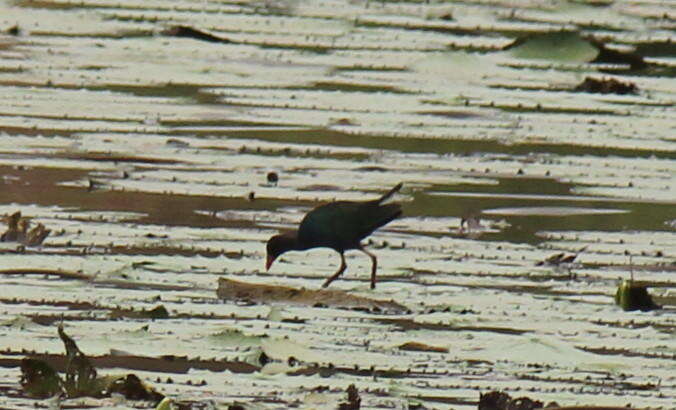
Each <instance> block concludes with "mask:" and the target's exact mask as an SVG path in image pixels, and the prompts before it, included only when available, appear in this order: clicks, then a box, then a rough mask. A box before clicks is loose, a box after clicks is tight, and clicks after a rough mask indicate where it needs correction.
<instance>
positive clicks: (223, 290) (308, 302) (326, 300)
mask: <svg viewBox="0 0 676 410" xmlns="http://www.w3.org/2000/svg"><path fill="white" fill-rule="evenodd" d="M216 295H217V296H218V297H219V298H221V299H226V300H238V301H246V302H249V303H292V304H296V305H305V306H316V307H334V308H335V307H338V308H348V309H358V310H367V311H372V312H398V313H404V312H407V311H408V309H407V308H406V307H405V306H403V305H400V304H399V303H397V302H394V301H384V300H376V299H370V298H366V297H362V296H355V295H351V294H349V293H347V292H345V291H342V290H328V289H322V290H313V289H297V288H292V287H289V286H278V285H265V284H256V283H247V282H239V281H235V280H231V279H226V278H220V279H219V280H218V289H217V290H216Z"/></svg>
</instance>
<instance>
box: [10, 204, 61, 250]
mask: <svg viewBox="0 0 676 410" xmlns="http://www.w3.org/2000/svg"><path fill="white" fill-rule="evenodd" d="M2 221H3V222H4V223H6V224H7V230H6V231H5V232H4V233H3V234H2V235H1V236H0V242H18V243H20V244H22V245H25V246H38V245H41V244H42V242H44V240H45V238H47V236H49V234H50V233H51V232H52V231H51V229H47V228H46V227H45V226H44V225H43V224H42V223H38V224H37V225H36V226H35V227H34V228H32V229H31V220H30V218H27V217H22V216H21V211H17V212H14V213H13V214H11V215H8V216H5V217H3V218H2Z"/></svg>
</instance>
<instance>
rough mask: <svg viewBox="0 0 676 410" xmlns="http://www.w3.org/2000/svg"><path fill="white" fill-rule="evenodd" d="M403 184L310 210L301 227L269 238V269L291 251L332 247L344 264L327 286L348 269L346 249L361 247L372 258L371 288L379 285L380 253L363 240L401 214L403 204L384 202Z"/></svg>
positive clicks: (329, 279) (325, 285)
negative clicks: (376, 195)
mask: <svg viewBox="0 0 676 410" xmlns="http://www.w3.org/2000/svg"><path fill="white" fill-rule="evenodd" d="M401 187H402V184H401V183H399V184H398V185H397V186H395V187H394V188H392V189H391V190H390V191H389V192H387V193H386V194H385V195H383V196H381V197H380V198H378V199H375V200H372V201H364V202H356V201H335V202H331V203H328V204H325V205H320V206H318V207H316V208H315V209H313V210H312V211H310V212H308V213H307V214H306V215H305V217H304V218H303V220H302V221H301V223H300V225H299V226H298V230H296V231H292V232H286V233H282V234H279V235H275V236H273V237H272V238H270V239H269V240H268V244H267V261H266V263H265V269H266V270H269V269H270V266H272V263H273V262H274V261H275V259H277V257H279V255H281V254H283V253H284V252H287V251H304V250H307V249H312V248H331V249H333V250H335V251H336V252H338V253H339V254H340V267H339V268H338V270H337V271H336V273H334V274H333V275H331V276H330V277H329V278H328V279H326V281H325V282H324V284H323V285H322V287H327V286H329V285H330V284H331V282H333V281H334V280H335V279H336V278H337V277H338V276H340V275H341V274H342V273H343V272H344V271H345V268H347V265H346V264H345V255H344V253H345V251H348V250H350V249H357V250H360V251H362V252H364V253H365V254H367V255H368V256H369V258H371V289H374V288H375V287H376V270H377V267H378V261H377V259H376V256H375V255H374V254H372V253H370V252H368V251H367V250H366V249H364V248H363V247H362V245H361V243H360V242H361V240H362V239H364V238H366V237H367V236H369V235H370V234H371V233H372V232H373V231H375V230H376V229H378V228H380V227H381V226H383V225H385V224H387V223H388V222H390V221H392V220H393V219H395V218H397V217H398V216H400V215H401V205H399V204H396V203H392V204H383V202H385V201H386V200H387V199H389V198H390V197H391V196H392V195H394V194H395V193H396V192H397V191H399V190H400V189H401Z"/></svg>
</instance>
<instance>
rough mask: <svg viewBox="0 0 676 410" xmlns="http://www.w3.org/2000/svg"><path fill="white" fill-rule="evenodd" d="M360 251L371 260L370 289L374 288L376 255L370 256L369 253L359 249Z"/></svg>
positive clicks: (376, 265)
mask: <svg viewBox="0 0 676 410" xmlns="http://www.w3.org/2000/svg"><path fill="white" fill-rule="evenodd" d="M359 250H360V251H362V252H364V253H365V254H367V255H368V256H369V258H371V289H375V288H376V271H377V270H378V259H376V255H374V254H372V253H371V252H369V251H367V250H366V249H364V248H362V247H360V248H359Z"/></svg>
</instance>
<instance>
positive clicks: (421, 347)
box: [399, 342, 448, 353]
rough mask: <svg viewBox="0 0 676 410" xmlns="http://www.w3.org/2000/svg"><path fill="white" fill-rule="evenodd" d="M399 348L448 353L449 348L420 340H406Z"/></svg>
mask: <svg viewBox="0 0 676 410" xmlns="http://www.w3.org/2000/svg"><path fill="white" fill-rule="evenodd" d="M399 350H409V351H414V352H436V353H448V349H447V348H445V347H440V346H431V345H428V344H425V343H420V342H406V343H404V344H402V345H400V346H399Z"/></svg>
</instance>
